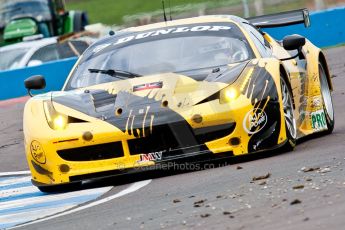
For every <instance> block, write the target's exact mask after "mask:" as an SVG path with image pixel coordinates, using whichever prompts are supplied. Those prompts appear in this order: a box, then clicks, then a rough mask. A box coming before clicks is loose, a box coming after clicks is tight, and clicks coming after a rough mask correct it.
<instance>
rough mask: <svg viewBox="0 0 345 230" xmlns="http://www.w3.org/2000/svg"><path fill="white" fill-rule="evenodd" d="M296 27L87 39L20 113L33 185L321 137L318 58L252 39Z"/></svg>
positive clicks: (259, 21)
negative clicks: (56, 80) (62, 79)
mask: <svg viewBox="0 0 345 230" xmlns="http://www.w3.org/2000/svg"><path fill="white" fill-rule="evenodd" d="M297 23H304V24H305V25H306V26H308V25H309V14H308V11H307V10H298V11H292V12H287V13H284V14H277V15H268V16H262V17H257V18H252V19H248V20H245V19H242V18H239V17H236V16H222V15H218V16H202V17H196V18H188V19H181V20H174V21H168V22H163V23H157V24H151V25H146V26H140V27H134V28H129V29H125V30H122V31H119V32H116V34H115V35H112V36H109V37H107V38H104V39H102V40H100V41H98V42H97V43H95V44H94V45H92V46H91V47H90V48H88V49H87V50H86V52H85V53H84V54H83V55H82V56H81V57H80V59H79V60H78V62H77V63H76V65H75V67H74V68H73V70H72V71H71V73H70V75H69V77H68V79H67V81H66V83H65V85H64V87H63V89H62V91H60V92H51V93H47V94H43V95H38V96H35V97H33V98H31V99H30V100H29V101H28V102H27V104H26V106H25V111H24V134H25V149H26V157H27V161H28V164H29V167H30V170H31V172H32V180H33V183H34V184H35V185H36V186H38V187H39V188H40V189H41V190H42V191H53V190H54V189H57V188H59V187H61V186H64V185H71V184H74V183H79V182H81V181H83V180H85V179H90V178H98V177H104V176H109V175H114V174H118V173H121V172H127V171H129V170H130V169H138V168H142V167H149V166H155V165H159V164H163V163H165V162H171V161H174V160H177V159H180V160H181V159H185V158H186V159H187V158H188V159H189V158H193V157H197V156H201V155H207V154H208V155H210V154H211V155H214V156H217V155H222V156H224V155H226V156H238V155H243V154H248V153H254V152H261V151H265V150H272V149H281V148H282V149H285V150H286V149H288V150H292V149H293V148H294V146H295V143H296V140H297V139H298V138H301V137H304V136H306V135H310V134H313V133H317V132H325V133H331V132H332V130H333V127H334V111H333V105H332V98H331V91H332V84H331V78H330V74H329V71H328V67H327V62H326V59H325V55H324V54H323V52H322V51H321V50H320V49H319V48H317V47H315V46H314V45H313V44H311V43H310V42H309V41H308V40H306V39H305V38H304V37H302V36H299V35H291V36H287V37H285V38H284V40H283V41H276V40H275V39H273V38H272V37H271V36H270V35H268V34H267V33H264V32H263V31H261V28H264V27H272V26H284V25H290V24H297ZM25 86H26V87H27V88H28V89H29V90H32V89H41V88H43V87H44V86H45V80H44V78H43V77H42V76H34V77H31V78H29V79H27V80H26V81H25Z"/></svg>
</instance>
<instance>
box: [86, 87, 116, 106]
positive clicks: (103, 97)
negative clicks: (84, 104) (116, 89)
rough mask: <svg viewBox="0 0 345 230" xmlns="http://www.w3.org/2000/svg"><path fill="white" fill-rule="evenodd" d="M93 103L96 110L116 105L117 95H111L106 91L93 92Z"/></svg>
mask: <svg viewBox="0 0 345 230" xmlns="http://www.w3.org/2000/svg"><path fill="white" fill-rule="evenodd" d="M91 95H92V98H93V103H94V105H95V108H96V110H97V109H99V108H102V107H104V106H107V105H114V104H115V100H116V94H109V93H108V91H105V90H96V91H92V92H91Z"/></svg>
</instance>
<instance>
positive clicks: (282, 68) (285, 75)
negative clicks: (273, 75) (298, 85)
mask: <svg viewBox="0 0 345 230" xmlns="http://www.w3.org/2000/svg"><path fill="white" fill-rule="evenodd" d="M279 71H280V73H281V74H282V76H283V78H284V80H285V81H286V83H287V84H288V87H289V90H290V92H291V94H293V91H292V87H291V84H290V80H289V77H288V76H289V75H288V73H287V71H286V69H285V67H284V66H283V64H280V66H279ZM292 103H293V108H294V109H295V108H296V106H295V99H294V97H293V95H292Z"/></svg>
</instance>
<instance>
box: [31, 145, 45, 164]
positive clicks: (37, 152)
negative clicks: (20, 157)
mask: <svg viewBox="0 0 345 230" xmlns="http://www.w3.org/2000/svg"><path fill="white" fill-rule="evenodd" d="M30 151H31V155H32V157H33V158H34V159H35V160H36V161H37V162H38V163H40V164H45V163H46V155H45V154H44V151H43V147H42V145H41V143H39V142H38V141H33V142H31V145H30Z"/></svg>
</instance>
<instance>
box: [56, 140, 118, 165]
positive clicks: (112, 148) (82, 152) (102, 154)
mask: <svg viewBox="0 0 345 230" xmlns="http://www.w3.org/2000/svg"><path fill="white" fill-rule="evenodd" d="M57 153H58V155H59V156H60V157H61V158H62V159H64V160H66V161H95V160H106V159H112V158H117V157H123V156H124V153H123V148H122V143H121V142H113V143H107V144H100V145H92V146H85V147H80V148H73V149H64V150H59V151H57Z"/></svg>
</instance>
